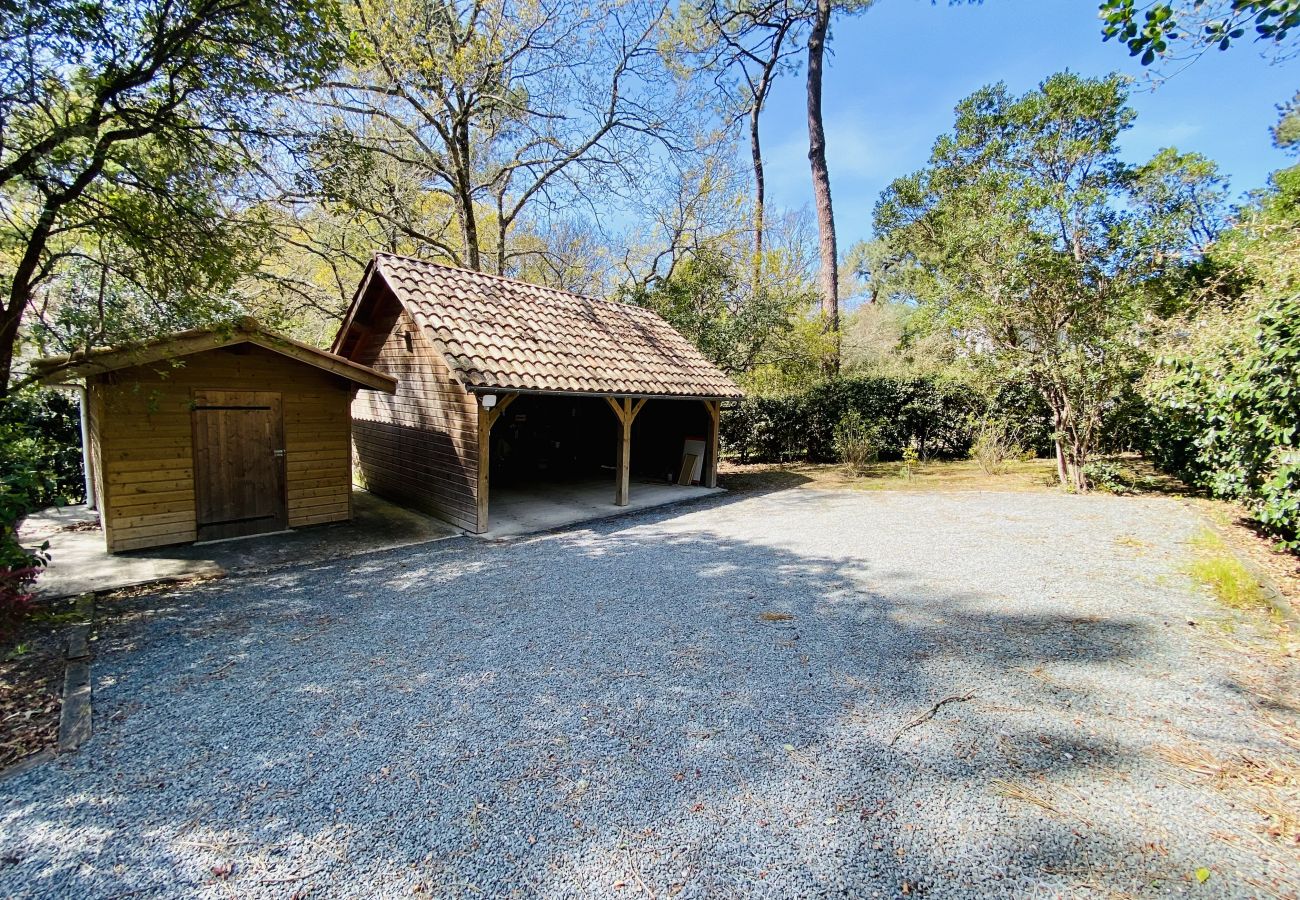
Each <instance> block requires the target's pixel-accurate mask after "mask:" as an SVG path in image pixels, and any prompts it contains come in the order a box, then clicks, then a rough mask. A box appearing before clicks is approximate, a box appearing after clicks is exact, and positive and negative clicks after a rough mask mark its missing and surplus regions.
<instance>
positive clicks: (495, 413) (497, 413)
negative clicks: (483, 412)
mask: <svg viewBox="0 0 1300 900" xmlns="http://www.w3.org/2000/svg"><path fill="white" fill-rule="evenodd" d="M518 397H519V395H518V394H506V395H504V396H503V397H501V399H499V400H498V401H497V405H496V406H494V407H492V415H491V419H492V424H493V425H495V424H496V423H497V419H499V418H501V414H502V413H503V412H505V411H506V407H507V406H509V405H510V404H511V403H514V402H515V400H516V399H517V398H518Z"/></svg>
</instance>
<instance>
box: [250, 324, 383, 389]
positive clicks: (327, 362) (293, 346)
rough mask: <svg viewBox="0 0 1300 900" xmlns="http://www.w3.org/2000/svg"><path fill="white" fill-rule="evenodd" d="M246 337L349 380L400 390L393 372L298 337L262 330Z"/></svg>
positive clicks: (284, 354) (274, 351)
mask: <svg viewBox="0 0 1300 900" xmlns="http://www.w3.org/2000/svg"><path fill="white" fill-rule="evenodd" d="M247 340H248V342H249V343H251V344H256V345H257V346H259V347H265V348H266V349H267V350H270V351H271V352H272V353H279V354H281V355H283V356H287V357H289V358H290V359H296V360H298V361H299V362H302V363H306V364H307V365H309V366H315V367H316V368H318V369H321V370H323V371H325V372H329V373H330V374H332V375H337V376H339V377H340V378H346V379H347V380H348V381H351V382H354V383H356V384H359V385H361V386H362V387H367V388H370V389H371V390H374V391H383V392H384V393H386V394H392V393H396V391H397V379H396V378H394V377H393V376H391V375H385V374H384V373H383V372H376V371H375V370H374V369H371V368H369V367H368V366H363V365H361V364H360V363H354V362H352V361H351V360H349V359H345V358H343V357H341V356H337V355H336V354H329V355H326V354H324V353H322V352H321V351H320V350H317V349H315V348H313V347H308V346H306V345H305V344H299V343H298V342H297V341H293V340H290V339H287V338H283V337H279V336H273V335H267V334H263V333H255V334H250V335H247Z"/></svg>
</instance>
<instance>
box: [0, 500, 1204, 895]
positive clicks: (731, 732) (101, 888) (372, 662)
mask: <svg viewBox="0 0 1300 900" xmlns="http://www.w3.org/2000/svg"><path fill="white" fill-rule="evenodd" d="M729 502H732V498H724V499H721V500H714V501H708V502H706V503H704V504H696V505H694V506H692V507H690V512H697V511H700V510H701V509H707V508H710V507H718V506H722V505H724V504H726V503H729ZM677 515H680V512H679V511H664V512H660V513H652V514H647V515H642V516H640V517H638V518H637V519H636V520H635V522H634V523H630V522H629V521H627V520H621V521H613V522H605V523H599V524H596V525H594V526H593V527H590V528H588V529H585V530H583V531H578V532H569V533H565V534H560V535H552V536H547V537H543V538H539V539H534V540H529V541H522V542H516V543H509V544H503V545H484V544H482V543H479V542H476V541H466V540H460V541H450V542H445V543H442V544H438V545H435V546H433V547H430V548H427V549H422V550H420V551H418V552H409V551H408V552H400V551H399V552H394V553H387V554H376V555H373V556H368V557H364V558H358V559H353V560H348V561H345V562H341V563H338V564H326V565H313V566H309V567H304V568H300V569H296V570H292V571H285V572H279V573H276V574H274V575H270V576H267V577H263V578H258V579H253V580H245V581H234V580H232V581H229V582H224V583H214V584H210V585H206V586H201V587H198V588H195V589H191V590H187V591H183V592H173V593H164V594H160V595H155V596H152V597H142V598H137V599H135V600H132V601H129V602H128V603H126V604H125V605H124V607H123V610H122V611H123V616H122V617H121V618H120V619H119V620H117V621H116V622H115V623H114V624H112V625H110V626H108V630H107V632H106V633H105V634H104V635H103V637H102V639H101V641H100V646H99V653H98V659H97V661H96V664H95V666H96V668H95V675H96V679H97V684H96V707H95V712H96V723H95V726H96V736H95V738H94V740H93V741H92V743H91V744H90V745H88V746H87V747H86V749H85V750H84V751H83V752H82V753H81V754H79V755H77V756H75V757H70V758H65V759H63V760H61V761H60V762H59V763H58V764H56V765H50V766H47V767H45V768H43V769H41V770H38V771H37V772H35V773H33V774H31V775H28V776H25V777H22V778H18V779H14V780H12V781H10V782H8V783H4V784H0V801H2V802H3V805H2V806H0V857H2V858H0V893H3V894H10V893H15V894H20V895H43V896H77V897H87V898H88V897H108V896H117V895H122V894H133V895H135V896H150V895H159V896H175V895H185V894H192V893H196V892H202V891H210V892H211V893H212V894H213V895H225V894H226V893H227V892H230V893H233V894H235V895H239V896H282V897H286V896H290V895H291V894H293V893H294V892H295V891H299V892H301V895H302V896H307V895H310V896H339V895H344V894H346V895H349V896H356V895H364V894H371V895H382V896H394V895H410V894H411V893H412V891H414V890H416V888H417V886H420V887H419V890H421V891H423V892H424V893H423V895H424V896H462V895H465V896H481V895H482V896H502V895H506V894H509V893H511V892H516V893H518V894H522V895H528V896H547V897H550V896H592V895H610V896H632V895H633V894H634V892H640V893H643V894H644V895H648V896H658V897H668V896H683V897H691V896H748V895H755V894H760V895H762V894H772V895H781V896H795V895H800V896H805V895H825V894H844V895H853V896H856V895H862V894H864V893H865V894H869V893H871V892H872V891H880V892H881V893H882V894H884V895H895V894H899V893H907V894H909V895H916V894H918V893H924V892H926V891H937V892H938V893H946V894H954V893H962V892H971V893H980V894H988V893H1005V894H1023V893H1026V892H1032V891H1033V890H1034V889H1035V886H1037V887H1038V888H1039V889H1051V890H1063V891H1067V892H1068V891H1069V890H1070V886H1071V885H1073V884H1075V883H1076V881H1077V880H1078V877H1079V876H1078V872H1079V871H1080V870H1086V869H1087V868H1088V867H1089V865H1090V860H1092V859H1094V858H1095V857H1096V855H1097V854H1102V855H1104V856H1105V858H1107V859H1111V860H1128V861H1129V862H1127V863H1126V864H1125V865H1123V866H1116V867H1115V868H1114V869H1113V870H1111V871H1110V874H1103V875H1094V876H1093V877H1097V878H1101V879H1102V880H1103V881H1104V883H1105V884H1106V886H1107V887H1108V888H1113V889H1116V890H1126V889H1129V888H1132V887H1133V886H1134V884H1137V885H1138V886H1141V885H1143V884H1145V881H1144V880H1143V879H1144V878H1145V877H1146V876H1145V875H1143V873H1142V871H1141V860H1144V859H1145V858H1146V854H1147V850H1145V849H1144V848H1143V847H1142V846H1138V845H1134V844H1133V843H1132V842H1130V841H1129V840H1127V839H1126V838H1125V837H1124V836H1123V835H1120V834H1112V833H1110V832H1109V831H1108V830H1107V829H1106V828H1103V827H1101V826H1100V825H1099V824H1098V822H1097V821H1096V819H1097V817H1098V810H1097V808H1096V804H1095V803H1093V802H1091V798H1090V797H1087V796H1083V795H1081V794H1080V793H1079V789H1078V785H1079V784H1080V780H1081V779H1083V778H1085V777H1088V776H1089V774H1090V773H1103V774H1104V775H1105V777H1108V778H1110V777H1114V778H1117V779H1118V780H1120V781H1122V777H1121V776H1119V775H1118V774H1117V773H1119V772H1120V770H1123V769H1125V768H1127V767H1129V766H1130V765H1131V760H1129V759H1128V756H1127V751H1126V750H1125V748H1124V746H1123V745H1122V744H1121V743H1120V742H1118V741H1116V740H1114V739H1112V738H1111V737H1109V736H1108V735H1107V732H1106V729H1105V728H1101V727H1093V725H1094V723H1093V722H1092V721H1084V720H1083V719H1082V718H1081V717H1082V716H1086V715H1087V714H1086V713H1084V712H1081V711H1078V707H1080V705H1081V704H1082V703H1085V702H1086V701H1088V700H1089V699H1090V696H1089V691H1088V690H1087V689H1086V688H1080V687H1078V686H1067V685H1063V684H1059V683H1054V682H1053V680H1052V678H1051V677H1050V676H1049V675H1047V674H1045V673H1043V674H1040V675H1036V674H1035V670H1040V671H1041V667H1042V666H1043V665H1044V664H1046V663H1053V662H1058V661H1071V662H1074V663H1076V664H1079V665H1081V666H1096V667H1101V666H1110V665H1115V664H1127V663H1129V662H1130V661H1135V660H1140V659H1141V657H1142V654H1143V650H1144V646H1145V640H1146V637H1145V635H1144V632H1143V628H1144V626H1143V625H1142V624H1140V623H1136V622H1126V621H1116V620H1113V619H1112V620H1106V621H1101V620H1093V619H1089V618H1086V617H1077V616H1072V615H1070V614H1068V613H1064V612H1063V613H1061V614H1060V615H1050V614H1022V613H1015V612H999V611H998V610H997V609H996V604H993V605H991V604H990V603H989V602H988V601H989V598H986V597H980V596H977V595H954V594H952V593H951V592H943V591H937V590H935V589H934V588H932V587H929V586H927V585H925V584H920V583H917V582H915V581H914V580H913V579H910V578H909V577H908V576H907V575H906V573H905V571H903V570H899V571H897V572H894V573H890V574H889V575H888V576H887V577H886V576H885V575H884V574H883V573H880V572H876V571H873V570H872V569H871V568H870V567H868V566H866V565H865V564H864V563H862V562H861V561H860V560H854V559H841V558H831V557H819V556H810V555H806V554H800V553H797V552H793V551H791V550H788V549H783V548H782V547H781V546H779V541H763V542H758V541H751V540H737V539H734V538H728V537H723V536H720V535H718V534H715V533H712V532H711V531H710V530H709V526H708V524H707V520H705V521H704V523H703V524H701V525H700V527H698V528H696V529H693V530H685V531H683V530H680V529H679V530H674V529H669V528H665V527H662V526H664V525H666V524H667V523H671V522H672V520H673V518H674V517H675V516H677ZM630 524H635V525H636V527H635V528H631V527H629V525H630ZM1012 673H1015V674H1014V677H1012ZM967 693H970V694H973V695H974V696H973V697H972V698H971V699H970V700H965V701H954V702H952V703H949V704H947V705H945V706H943V707H942V708H941V709H940V710H939V711H938V712H937V713H936V714H935V715H934V717H933V718H932V719H930V720H928V721H925V722H922V723H919V724H917V725H916V727H914V728H911V729H908V730H904V726H906V725H907V724H908V723H909V722H911V721H912V720H913V719H915V718H917V717H918V716H920V715H921V714H923V713H925V712H926V711H927V710H929V709H930V708H931V707H932V706H933V704H935V703H937V702H938V701H939V700H941V699H943V698H945V697H949V696H954V695H965V694H967ZM1091 699H1096V698H1091ZM1085 790H1086V788H1085ZM1102 802H1105V801H1102ZM1154 852H1155V851H1152V853H1154ZM1162 852H1163V853H1169V852H1173V851H1170V850H1169V848H1165V850H1164V851H1162ZM1173 855H1174V857H1177V853H1176V852H1173ZM1172 862H1173V860H1171V859H1165V860H1164V862H1162V863H1161V864H1162V865H1172ZM1177 862H1178V865H1182V864H1183V863H1184V862H1185V861H1183V860H1178V861H1177ZM1125 866H1127V868H1126V867H1125ZM214 867H215V868H214ZM226 867H229V870H227V868H226ZM1044 886H1046V888H1044Z"/></svg>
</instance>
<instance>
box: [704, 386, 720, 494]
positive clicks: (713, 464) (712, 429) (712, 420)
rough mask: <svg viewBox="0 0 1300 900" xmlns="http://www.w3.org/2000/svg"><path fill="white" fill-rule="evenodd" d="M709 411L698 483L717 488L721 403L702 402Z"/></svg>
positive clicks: (718, 401)
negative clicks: (707, 432)
mask: <svg viewBox="0 0 1300 900" xmlns="http://www.w3.org/2000/svg"><path fill="white" fill-rule="evenodd" d="M700 402H702V403H703V404H704V407H705V409H707V410H708V411H709V440H708V443H707V445H706V446H705V449H704V471H703V472H702V473H701V478H700V481H701V483H703V485H704V486H705V487H711V488H712V487H717V486H718V450H719V445H720V439H719V430H720V425H721V421H722V401H720V400H702V401H700Z"/></svg>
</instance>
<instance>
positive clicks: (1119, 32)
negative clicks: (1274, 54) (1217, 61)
mask: <svg viewBox="0 0 1300 900" xmlns="http://www.w3.org/2000/svg"><path fill="white" fill-rule="evenodd" d="M1100 9H1101V16H1102V21H1103V22H1104V23H1105V24H1104V25H1103V27H1102V36H1103V39H1104V40H1110V39H1111V38H1116V39H1118V40H1119V41H1120V42H1121V43H1123V44H1124V45H1125V46H1127V47H1128V51H1129V55H1131V56H1141V57H1142V65H1144V66H1148V65H1151V63H1153V62H1155V61H1156V59H1157V58H1160V57H1165V56H1169V55H1170V54H1171V53H1173V51H1174V49H1176V48H1179V47H1186V48H1187V49H1191V50H1195V49H1198V48H1208V47H1217V48H1218V49H1220V50H1227V49H1228V47H1230V46H1232V44H1233V43H1234V42H1235V41H1239V40H1241V39H1242V38H1243V37H1245V36H1246V34H1247V33H1251V34H1253V35H1254V37H1255V39H1256V40H1260V41H1270V42H1272V43H1273V44H1275V45H1279V44H1282V43H1283V42H1285V41H1286V39H1287V37H1289V36H1290V33H1291V31H1292V29H1295V28H1300V0H1178V2H1167V0H1159V2H1155V3H1147V4H1138V3H1137V2H1136V0H1103V2H1102V3H1101V6H1100Z"/></svg>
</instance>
